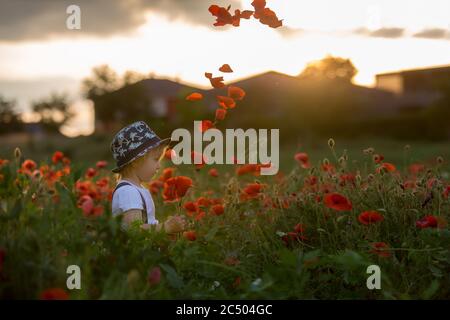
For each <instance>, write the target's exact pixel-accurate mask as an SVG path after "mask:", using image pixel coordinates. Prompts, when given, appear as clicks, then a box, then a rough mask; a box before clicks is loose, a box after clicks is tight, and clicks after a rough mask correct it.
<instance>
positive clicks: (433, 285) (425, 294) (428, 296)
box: [422, 280, 439, 299]
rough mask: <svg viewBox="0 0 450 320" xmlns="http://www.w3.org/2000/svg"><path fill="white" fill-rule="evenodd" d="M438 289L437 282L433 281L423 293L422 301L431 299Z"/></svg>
mask: <svg viewBox="0 0 450 320" xmlns="http://www.w3.org/2000/svg"><path fill="white" fill-rule="evenodd" d="M438 289H439V281H437V280H433V281H432V282H431V284H430V286H429V287H428V288H427V289H426V290H425V291H424V292H423V294H422V299H431V298H432V297H433V296H434V295H435V294H436V292H437V290H438Z"/></svg>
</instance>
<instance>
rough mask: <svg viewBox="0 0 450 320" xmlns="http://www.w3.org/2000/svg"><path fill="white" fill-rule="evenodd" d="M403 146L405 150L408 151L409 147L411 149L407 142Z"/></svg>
mask: <svg viewBox="0 0 450 320" xmlns="http://www.w3.org/2000/svg"><path fill="white" fill-rule="evenodd" d="M403 148H404V149H405V151H409V149H411V146H410V145H409V144H407V145H405V146H404V147H403Z"/></svg>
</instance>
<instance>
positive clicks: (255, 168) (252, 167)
mask: <svg viewBox="0 0 450 320" xmlns="http://www.w3.org/2000/svg"><path fill="white" fill-rule="evenodd" d="M247 173H251V174H253V175H254V176H259V175H260V174H261V167H260V165H258V164H256V163H249V164H244V165H242V166H239V167H238V168H237V169H236V174H237V175H238V176H242V175H244V174H247Z"/></svg>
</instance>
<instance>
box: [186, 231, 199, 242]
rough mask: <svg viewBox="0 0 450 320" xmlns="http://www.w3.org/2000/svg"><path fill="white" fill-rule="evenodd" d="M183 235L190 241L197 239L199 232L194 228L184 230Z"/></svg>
mask: <svg viewBox="0 0 450 320" xmlns="http://www.w3.org/2000/svg"><path fill="white" fill-rule="evenodd" d="M183 237H184V238H185V239H187V240H189V241H195V240H196V239H197V234H196V233H195V231H194V230H189V231H185V232H183Z"/></svg>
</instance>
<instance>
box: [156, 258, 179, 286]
mask: <svg viewBox="0 0 450 320" xmlns="http://www.w3.org/2000/svg"><path fill="white" fill-rule="evenodd" d="M159 266H160V267H161V268H162V269H163V270H164V271H165V272H166V274H167V275H166V276H167V281H168V282H169V285H171V286H172V287H173V288H175V289H180V288H181V287H183V286H184V283H183V278H181V277H180V276H179V275H178V274H177V272H176V271H175V269H174V268H172V267H171V266H169V265H167V264H164V263H161V264H160V265H159Z"/></svg>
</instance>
